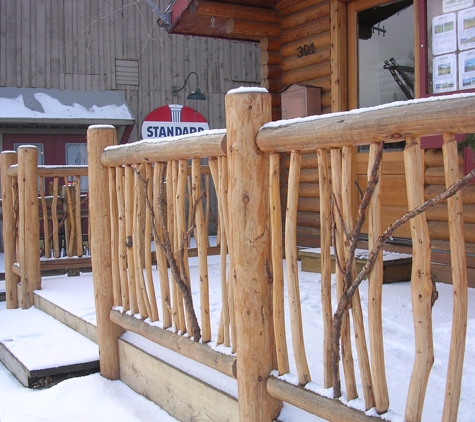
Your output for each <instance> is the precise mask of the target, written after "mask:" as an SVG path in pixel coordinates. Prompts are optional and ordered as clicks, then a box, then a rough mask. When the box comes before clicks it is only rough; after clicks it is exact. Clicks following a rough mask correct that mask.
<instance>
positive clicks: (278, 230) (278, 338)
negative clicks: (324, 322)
mask: <svg viewBox="0 0 475 422" xmlns="http://www.w3.org/2000/svg"><path fill="white" fill-rule="evenodd" d="M269 179H270V180H269V195H270V222H271V241H272V276H273V279H274V292H273V295H272V296H273V308H274V335H275V344H276V350H277V364H278V369H279V374H280V375H283V374H286V373H288V372H290V369H289V354H288V351H287V340H286V337H285V306H284V268H283V265H282V210H281V205H280V154H279V153H274V154H271V155H270V168H269Z"/></svg>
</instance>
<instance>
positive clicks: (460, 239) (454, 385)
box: [442, 133, 468, 422]
mask: <svg viewBox="0 0 475 422" xmlns="http://www.w3.org/2000/svg"><path fill="white" fill-rule="evenodd" d="M443 138H444V146H443V147H442V151H443V153H444V172H445V185H446V187H447V188H448V187H449V186H451V185H453V184H454V183H456V182H457V181H458V180H459V164H458V152H457V140H456V139H455V137H454V136H453V135H451V134H448V133H444V134H443ZM447 207H448V211H449V230H450V264H451V265H450V266H451V267H452V285H453V289H454V298H453V319H452V336H451V339H450V355H449V366H448V370H447V383H446V386H445V400H444V412H443V414H442V421H444V422H445V421H447V422H448V421H454V420H456V419H457V412H458V407H459V401H460V389H461V384H462V372H463V359H464V355H465V340H466V337H467V316H468V291H467V284H468V280H467V255H466V252H465V242H464V227H463V206H462V192H461V191H458V192H457V193H456V194H455V195H454V196H452V197H451V198H449V199H447Z"/></svg>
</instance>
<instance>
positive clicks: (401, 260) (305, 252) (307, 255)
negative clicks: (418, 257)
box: [297, 248, 412, 283]
mask: <svg viewBox="0 0 475 422" xmlns="http://www.w3.org/2000/svg"><path fill="white" fill-rule="evenodd" d="M355 255H356V259H355V263H356V272H357V273H359V272H360V271H361V269H362V268H363V266H364V265H365V264H366V259H364V257H366V256H367V255H368V251H367V250H364V249H356V251H355ZM297 256H298V258H299V259H300V260H301V261H302V271H308V272H312V273H320V272H321V255H320V248H309V249H300V250H299V251H298V254H297ZM331 260H332V273H335V256H334V255H333V253H332V255H331ZM411 268H412V256H411V255H408V254H402V253H395V252H390V253H389V252H386V251H385V252H384V253H383V283H395V282H398V281H409V280H411Z"/></svg>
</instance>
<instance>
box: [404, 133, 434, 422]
mask: <svg viewBox="0 0 475 422" xmlns="http://www.w3.org/2000/svg"><path fill="white" fill-rule="evenodd" d="M404 167H405V170H406V185H407V202H408V206H409V209H413V208H415V207H417V206H418V205H420V204H422V203H423V202H424V163H423V161H422V157H421V148H420V145H419V144H418V143H417V142H416V141H415V139H411V138H407V139H406V147H405V148H404ZM409 224H410V226H411V235H412V256H413V258H412V273H411V299H412V313H413V319H414V334H415V342H416V344H415V348H416V350H415V357H414V367H413V370H412V375H411V382H410V384H409V391H408V393H407V401H406V414H405V416H406V420H407V421H408V422H415V421H420V420H421V416H422V408H423V406H424V398H425V394H426V388H427V382H428V381H429V375H430V370H431V368H432V365H433V363H434V344H433V340H432V281H431V278H430V238H429V229H428V227H427V220H426V216H425V214H420V215H418V216H416V217H414V218H413V219H412V220H410V222H409Z"/></svg>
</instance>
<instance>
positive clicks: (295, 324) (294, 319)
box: [285, 150, 311, 385]
mask: <svg viewBox="0 0 475 422" xmlns="http://www.w3.org/2000/svg"><path fill="white" fill-rule="evenodd" d="M301 160H302V156H301V155H300V152H299V151H295V150H294V151H292V152H291V154H290V168H289V182H288V185H289V192H288V194H287V210H286V213H285V258H286V273H287V290H288V293H289V313H290V331H291V333H292V347H293V350H294V355H295V365H296V367H297V375H298V378H299V383H300V384H301V385H305V384H307V383H308V382H310V381H311V377H310V370H309V368H308V363H307V355H306V354H305V343H304V338H303V326H302V310H301V307H300V289H299V274H298V262H297V206H298V192H299V178H300V167H301Z"/></svg>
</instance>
